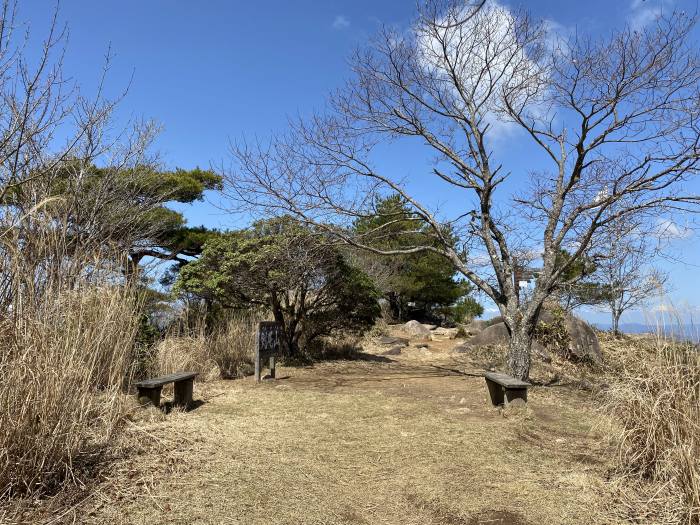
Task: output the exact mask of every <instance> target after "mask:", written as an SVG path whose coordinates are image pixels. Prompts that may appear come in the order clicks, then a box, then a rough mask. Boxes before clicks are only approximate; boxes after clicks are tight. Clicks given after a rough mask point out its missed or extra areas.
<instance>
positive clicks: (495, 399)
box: [484, 372, 531, 406]
mask: <svg viewBox="0 0 700 525" xmlns="http://www.w3.org/2000/svg"><path fill="white" fill-rule="evenodd" d="M484 378H485V379H486V386H487V387H488V388H489V394H490V395H491V402H492V403H493V404H494V405H504V406H508V405H509V404H510V403H512V402H513V401H515V400H520V401H518V403H523V404H524V403H527V388H528V387H529V386H531V385H530V383H526V382H525V381H521V380H520V379H515V378H514V377H511V376H509V375H506V374H499V373H496V372H486V374H484Z"/></svg>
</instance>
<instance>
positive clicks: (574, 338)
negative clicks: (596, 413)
mask: <svg viewBox="0 0 700 525" xmlns="http://www.w3.org/2000/svg"><path fill="white" fill-rule="evenodd" d="M553 320H554V317H553V316H552V314H551V313H549V312H547V311H545V312H543V313H542V314H541V315H540V321H542V322H545V323H551V322H552V321H553ZM565 325H566V331H567V332H568V334H569V337H570V338H571V344H570V345H569V352H570V354H571V356H572V357H573V358H574V359H575V360H579V361H592V362H594V363H602V362H603V354H602V353H601V351H600V343H599V342H598V336H597V335H596V333H595V331H594V330H593V328H591V326H590V325H589V324H588V323H586V322H585V321H583V320H581V319H579V318H578V317H575V316H573V315H571V314H567V316H566V318H565ZM509 340H510V337H509V335H508V328H506V324H505V323H503V322H501V323H496V324H493V325H491V326H489V327H487V328H485V329H483V330H482V331H481V332H479V333H478V334H476V335H474V336H472V337H471V338H470V339H468V340H467V341H466V343H464V344H465V345H468V346H489V345H497V344H505V345H507V344H508V342H509ZM455 351H457V350H456V349H455ZM532 351H533V353H534V354H535V355H538V356H539V357H540V358H541V359H542V360H543V361H545V362H550V361H551V357H550V356H549V353H548V352H547V350H546V349H545V348H544V347H543V346H542V345H541V344H539V343H538V342H537V341H534V342H533V345H532Z"/></svg>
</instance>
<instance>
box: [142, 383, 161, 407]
mask: <svg viewBox="0 0 700 525" xmlns="http://www.w3.org/2000/svg"><path fill="white" fill-rule="evenodd" d="M162 388H163V387H160V386H157V387H155V388H144V387H141V386H140V387H138V390H139V392H138V398H139V403H140V404H142V405H153V406H156V407H158V406H160V391H161V389H162Z"/></svg>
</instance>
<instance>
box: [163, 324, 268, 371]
mask: <svg viewBox="0 0 700 525" xmlns="http://www.w3.org/2000/svg"><path fill="white" fill-rule="evenodd" d="M256 326H257V317H256V316H255V315H253V314H232V315H230V316H228V317H226V318H225V319H223V320H219V321H218V322H217V323H216V325H215V326H214V327H213V328H207V327H206V324H205V322H204V315H203V314H202V315H199V316H197V318H195V319H191V318H190V319H187V320H186V322H183V323H181V324H180V326H179V327H177V328H176V329H175V331H174V332H173V333H171V334H170V335H168V336H167V337H166V338H165V339H164V340H163V341H161V342H160V343H159V344H158V345H157V347H156V361H157V362H156V366H157V373H159V374H169V373H172V372H179V371H183V370H188V371H193V372H198V373H199V376H198V377H197V380H198V381H211V380H213V379H216V378H218V377H221V378H224V379H231V378H236V377H243V376H246V375H250V374H251V373H252V370H253V349H254V347H255V329H256Z"/></svg>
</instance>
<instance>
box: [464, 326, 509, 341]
mask: <svg viewBox="0 0 700 525" xmlns="http://www.w3.org/2000/svg"><path fill="white" fill-rule="evenodd" d="M508 341H510V334H509V333H508V328H507V327H506V324H505V323H497V324H494V325H491V326H487V327H486V328H484V329H483V330H481V331H480V332H479V333H478V334H476V335H474V336H472V337H470V338H469V339H467V344H468V345H470V346H489V345H499V344H508Z"/></svg>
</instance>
